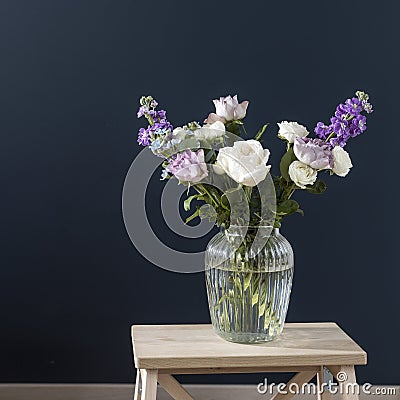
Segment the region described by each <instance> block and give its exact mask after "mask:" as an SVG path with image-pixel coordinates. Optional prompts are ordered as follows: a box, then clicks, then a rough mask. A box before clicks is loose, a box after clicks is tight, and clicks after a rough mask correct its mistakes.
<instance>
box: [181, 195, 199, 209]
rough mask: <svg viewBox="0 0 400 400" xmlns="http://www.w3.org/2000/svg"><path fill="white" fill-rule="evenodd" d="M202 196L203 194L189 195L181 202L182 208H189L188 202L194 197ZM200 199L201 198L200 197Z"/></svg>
mask: <svg viewBox="0 0 400 400" xmlns="http://www.w3.org/2000/svg"><path fill="white" fill-rule="evenodd" d="M201 196H203V194H194V195H193V196H189V197H188V198H187V199H186V200H185V201H184V202H183V209H184V210H185V211H189V210H190V203H191V202H192V200H194V199H200V197H201ZM200 200H201V199H200Z"/></svg>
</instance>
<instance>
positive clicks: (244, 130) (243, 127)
mask: <svg viewBox="0 0 400 400" xmlns="http://www.w3.org/2000/svg"><path fill="white" fill-rule="evenodd" d="M241 126H242V129H243V132H244V134H245V136H247V131H246V128H245V126H244V123H243V122H242V124H241Z"/></svg>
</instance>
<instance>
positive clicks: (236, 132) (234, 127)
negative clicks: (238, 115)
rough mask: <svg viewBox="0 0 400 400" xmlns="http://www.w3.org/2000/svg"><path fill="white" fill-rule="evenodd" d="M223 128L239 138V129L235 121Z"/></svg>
mask: <svg viewBox="0 0 400 400" xmlns="http://www.w3.org/2000/svg"><path fill="white" fill-rule="evenodd" d="M225 128H226V131H227V132H230V133H233V134H234V135H236V136H240V128H239V124H238V123H237V121H232V122H228V123H227V124H226V125H225Z"/></svg>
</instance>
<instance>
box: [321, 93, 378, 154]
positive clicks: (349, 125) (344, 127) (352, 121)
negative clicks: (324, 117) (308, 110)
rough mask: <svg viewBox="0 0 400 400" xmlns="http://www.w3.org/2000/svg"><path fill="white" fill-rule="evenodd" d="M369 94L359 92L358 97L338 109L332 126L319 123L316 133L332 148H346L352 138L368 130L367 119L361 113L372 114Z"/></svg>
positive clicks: (332, 118)
mask: <svg viewBox="0 0 400 400" xmlns="http://www.w3.org/2000/svg"><path fill="white" fill-rule="evenodd" d="M368 100H369V96H368V94H366V93H364V92H361V91H358V92H356V97H353V98H351V99H347V100H346V101H345V102H344V103H343V104H339V105H338V106H337V107H336V111H335V115H334V116H333V117H331V119H330V122H331V123H330V125H325V124H324V123H323V122H318V123H317V125H316V127H315V129H314V132H315V134H316V135H317V136H318V137H319V138H320V139H323V140H325V141H329V143H330V145H331V146H340V147H344V146H346V144H347V142H348V141H349V139H350V138H354V137H356V136H358V135H360V134H361V133H363V132H365V130H366V129H367V118H366V116H365V115H362V114H361V113H362V112H363V111H365V112H366V113H367V114H370V113H371V112H372V111H373V110H372V105H371V104H370V103H369V102H368Z"/></svg>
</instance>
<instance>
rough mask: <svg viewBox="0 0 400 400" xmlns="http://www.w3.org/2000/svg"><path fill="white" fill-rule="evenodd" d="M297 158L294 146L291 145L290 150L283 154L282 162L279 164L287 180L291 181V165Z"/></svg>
mask: <svg viewBox="0 0 400 400" xmlns="http://www.w3.org/2000/svg"><path fill="white" fill-rule="evenodd" d="M296 160H297V158H296V156H295V155H294V151H293V148H292V147H289V149H288V151H287V152H286V153H285V154H284V155H283V157H282V159H281V162H280V164H279V168H280V170H281V175H282V176H283V177H284V178H285V180H286V181H288V182H290V181H291V179H290V176H289V172H288V171H289V165H290V164H291V163H292V162H293V161H296Z"/></svg>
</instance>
